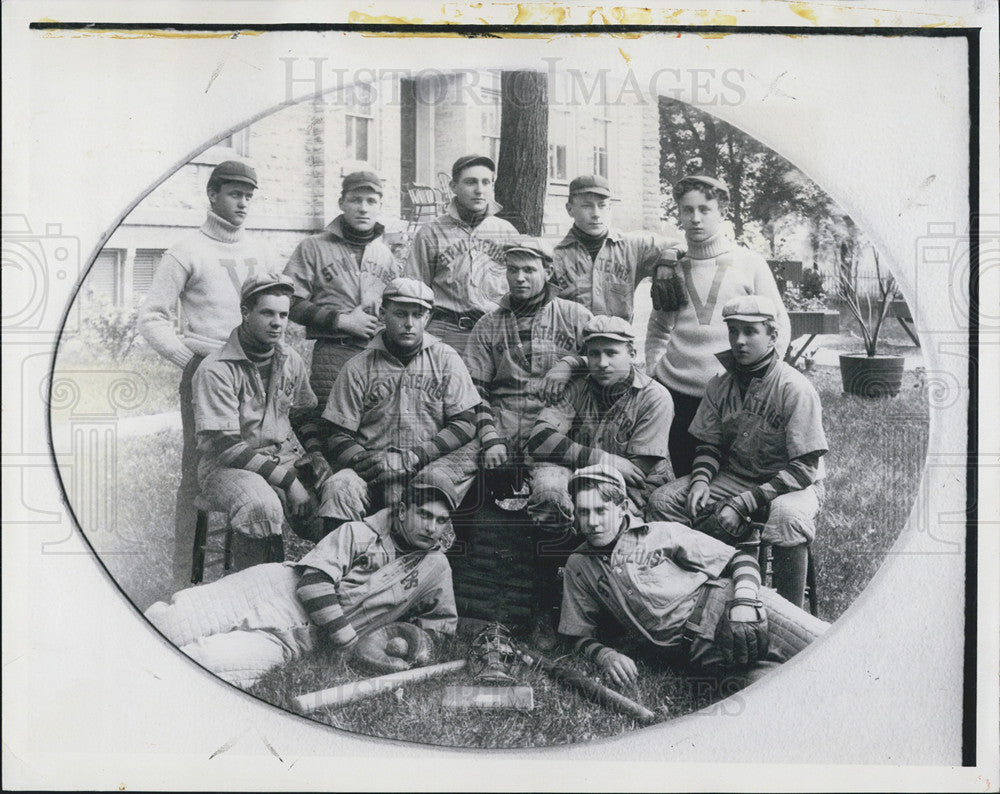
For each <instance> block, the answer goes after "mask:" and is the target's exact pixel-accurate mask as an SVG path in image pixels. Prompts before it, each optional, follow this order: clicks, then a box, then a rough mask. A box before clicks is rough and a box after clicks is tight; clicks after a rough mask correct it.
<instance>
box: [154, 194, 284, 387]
mask: <svg viewBox="0 0 1000 794" xmlns="http://www.w3.org/2000/svg"><path fill="white" fill-rule="evenodd" d="M277 270H278V268H277V263H276V261H275V258H274V256H273V254H272V253H271V251H270V248H269V247H268V246H267V244H266V243H265V242H264V241H263V240H260V239H258V238H254V237H251V236H248V235H246V234H244V233H243V230H242V229H241V228H239V227H236V226H233V225H232V224H230V223H227V222H226V221H225V220H224V219H223V218H220V217H219V216H218V215H216V214H215V213H214V212H211V211H210V212H209V213H208V218H207V219H206V221H205V223H204V225H202V227H201V229H199V230H198V231H197V232H194V233H192V234H189V235H188V236H187V237H185V238H184V239H183V240H181V241H179V242H178V243H176V244H175V245H173V246H171V247H170V248H169V249H167V251H166V252H165V253H164V254H163V257H162V258H161V259H160V263H159V264H158V265H157V266H156V272H155V273H154V274H153V281H152V284H151V285H150V287H149V292H148V293H147V294H146V299H145V301H143V304H142V306H141V307H140V309H139V318H138V327H139V333H141V334H142V336H143V338H144V339H145V340H146V341H147V342H148V343H149V345H150V347H152V348H153V349H154V350H155V351H156V352H157V353H159V354H160V355H161V356H163V357H164V358H167V359H169V360H170V361H173V362H174V363H175V364H177V366H179V367H183V366H184V365H186V364H187V362H188V361H190V360H191V356H193V355H195V354H197V355H199V356H207V355H208V354H209V353H211V352H212V351H213V350H217V349H218V348H219V347H221V346H222V344H223V343H224V342H225V341H226V339H228V338H229V333H230V331H232V330H233V328H235V327H236V326H237V325H239V324H240V322H241V320H242V318H241V316H240V287H241V286H243V282H244V280H246V278H247V276H250V275H253V274H254V273H260V272H263V271H268V272H277ZM178 299H179V300H180V304H181V311H180V315H181V316H180V320H181V330H180V335H178V333H177V331H176V328H175V325H174V319H173V315H174V312H175V311H176V309H177V301H178Z"/></svg>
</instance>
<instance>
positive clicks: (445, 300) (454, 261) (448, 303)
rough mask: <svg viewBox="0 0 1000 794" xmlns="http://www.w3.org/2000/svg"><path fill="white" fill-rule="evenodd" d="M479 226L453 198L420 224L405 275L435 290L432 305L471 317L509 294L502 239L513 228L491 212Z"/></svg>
mask: <svg viewBox="0 0 1000 794" xmlns="http://www.w3.org/2000/svg"><path fill="white" fill-rule="evenodd" d="M498 209H499V205H498V204H494V205H492V207H491V210H490V212H491V214H489V215H487V217H486V218H484V219H483V221H482V222H481V223H479V224H478V225H477V226H475V227H472V226H469V224H467V223H466V222H465V221H463V220H462V219H461V218H460V217H459V215H458V210H457V209H456V207H455V202H454V200H452V203H451V205H450V206H449V207H448V211H447V212H446V213H444V214H443V215H439V216H438V217H437V218H435V219H434V220H432V221H431V222H430V223H427V224H425V225H424V226H422V227H421V228H420V230H419V231H418V232H417V233H416V235H415V236H414V238H413V246H412V248H411V249H410V262H409V265H408V266H407V269H406V275H407V276H410V277H411V278H416V279H420V280H421V281H423V282H424V283H425V284H427V285H428V286H429V287H431V289H433V290H434V306H435V308H437V309H444V310H446V311H451V312H455V313H457V314H472V315H473V316H475V317H478V316H479V315H482V314H485V313H486V312H489V311H493V310H494V309H495V308H497V306H498V305H499V302H500V298H502V297H503V296H504V295H505V294H506V293H507V271H506V267H505V266H504V264H503V262H504V258H503V242H504V239H506V238H509V237H513V236H516V235H517V229H515V228H514V227H513V226H511V225H510V224H509V223H508V222H507V221H505V220H503V219H501V218H497V217H496V215H494V214H492V213H494V212H496V211H497V210H498Z"/></svg>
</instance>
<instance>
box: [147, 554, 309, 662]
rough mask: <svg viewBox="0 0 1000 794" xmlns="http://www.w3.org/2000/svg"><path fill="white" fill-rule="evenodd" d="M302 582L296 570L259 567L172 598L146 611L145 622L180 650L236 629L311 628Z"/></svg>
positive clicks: (278, 567)
mask: <svg viewBox="0 0 1000 794" xmlns="http://www.w3.org/2000/svg"><path fill="white" fill-rule="evenodd" d="M298 578H299V577H298V574H297V573H296V572H295V569H294V568H291V567H288V566H285V565H281V564H279V563H271V564H269V565H255V566H254V567H253V568H248V569H247V570H245V571H240V572H239V573H234V574H232V575H231V576H226V577H224V578H222V579H219V580H217V581H215V582H210V583H209V584H205V585H199V586H198V587H188V588H187V589H185V590H181V591H179V592H177V593H174V595H173V597H172V598H171V599H170V603H164V602H162V601H159V602H157V603H155V604H153V605H152V606H151V607H150V608H149V609H147V610H146V613H145V614H146V619H147V620H148V621H149V622H150V623H152V624H153V625H154V626H155V627H156V628H157V629H159V630H160V632H161V633H162V634H163V635H164V636H165V637H166V638H167V639H168V640H170V641H171V642H172V643H173V644H174V645H177V646H179V647H182V646H184V645H188V644H190V643H192V642H195V641H196V640H198V639H199V638H201V637H207V636H210V635H212V634H224V633H226V632H230V631H234V630H236V629H257V628H261V629H271V628H281V627H289V626H308V625H309V624H310V621H309V616H308V615H307V614H306V612H305V610H304V609H303V608H302V605H301V603H299V599H298V597H297V596H296V595H295V586H296V584H297V583H298Z"/></svg>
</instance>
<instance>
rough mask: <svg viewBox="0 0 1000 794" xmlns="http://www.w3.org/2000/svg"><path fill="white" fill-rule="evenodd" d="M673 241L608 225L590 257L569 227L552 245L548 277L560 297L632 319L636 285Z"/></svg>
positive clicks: (672, 246)
mask: <svg viewBox="0 0 1000 794" xmlns="http://www.w3.org/2000/svg"><path fill="white" fill-rule="evenodd" d="M675 246H676V243H674V242H672V241H670V240H668V239H666V238H664V237H661V236H659V235H656V234H653V233H652V232H638V231H637V232H629V233H627V234H626V233H624V232H622V231H620V230H619V229H609V230H608V236H607V238H606V240H605V241H604V245H603V246H601V250H600V251H599V252H598V254H597V258H596V259H595V260H594V261H591V259H590V254H589V253H588V252H587V249H586V248H585V247H584V245H583V243H581V242H580V241H579V240H577V239H576V237H574V236H573V232H572V231H570V232H569V233H568V234H567V235H566V236H565V237H564V238H563V239H562V240H561V241H560V242H559V244H558V245H556V247H555V251H554V259H553V263H552V276H551V277H550V279H549V281H550V282H551V283H552V285H553V286H554V287H555V288H556V290H557V294H558V295H559V297H560V298H566V299H567V300H571V301H576V302H577V303H582V304H583V305H584V306H586V307H587V308H588V309H590V311H591V312H593V313H594V314H607V315H611V316H613V317H621V318H622V319H623V320H627V321H628V322H632V313H633V300H634V297H635V288H636V285H637V284H638V283H639V282H640V281H642V280H643V279H644V278H646V277H647V276H652V275H653V271H654V270H655V269H656V263H657V262H658V261H659V260H660V255H661V254H662V252H663V251H665V250H666V249H668V248H674V247H675Z"/></svg>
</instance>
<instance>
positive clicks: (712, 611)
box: [559, 465, 828, 686]
mask: <svg viewBox="0 0 1000 794" xmlns="http://www.w3.org/2000/svg"><path fill="white" fill-rule="evenodd" d="M569 492H570V494H571V496H572V497H573V504H574V509H575V516H576V526H577V529H578V530H579V531H580V532H581V533H582V534H583V536H584V537H585V538H586V542H585V543H584V544H583V545H581V546H580V547H579V548H578V549H577V550H576V551H574V552H573V554H571V555H570V558H569V561H568V562H567V564H566V575H565V579H564V583H563V602H562V613H561V616H560V620H559V633H560V634H563V635H565V636H567V637H570V638H573V639H574V640H575V643H574V650H576V651H577V652H579V653H582V654H583V655H585V656H587V657H588V658H590V659H591V660H592V661H594V662H595V663H596V664H597V665H598V666H599V667H601V668H602V669H603V670H604V671H605V672H606V673H607V675H608V676H609V678H610V679H611V680H612V681H613V682H614V683H615V684H618V685H619V686H624V685H626V684H633V683H635V681H636V676H637V675H638V671H637V669H636V665H635V662H634V661H633V660H632V659H631V658H630V657H628V656H626V655H625V654H623V653H620V652H619V651H617V650H615V649H614V648H612V647H610V646H607V645H604V644H602V643H601V642H600V641H598V639H597V627H598V622H599V619H600V618H601V616H602V614H605V615H608V614H609V615H610V616H611V618H612V619H613V620H614V622H615V623H617V624H619V625H621V626H623V627H625V628H626V629H629V630H631V631H633V632H638V633H639V634H640V635H641V636H642V637H644V638H645V639H646V640H647V641H649V642H650V643H652V644H653V645H655V646H657V647H658V648H659V649H661V650H662V652H663V653H664V656H665V658H666V660H667V661H669V662H671V663H678V664H690V665H693V666H695V667H700V668H704V669H708V670H714V669H718V668H720V667H731V666H747V667H750V668H751V672H752V673H757V672H763V671H766V670H767V669H768V668H769V667H771V666H773V665H775V664H780V663H781V662H785V661H787V660H788V659H790V658H791V657H792V656H794V655H795V654H796V653H798V652H799V651H801V650H802V649H803V648H805V647H806V646H807V645H808V644H809V643H810V642H812V641H813V640H814V639H815V638H816V637H818V636H819V635H820V634H822V633H823V632H824V631H825V630H826V629H827V627H828V624H827V623H825V622H823V621H822V620H819V619H818V618H815V617H813V616H812V615H810V614H809V613H808V612H805V611H803V610H801V609H799V608H798V607H796V606H794V605H792V604H790V603H789V602H788V601H786V600H785V599H783V598H782V597H781V596H779V595H778V594H777V593H775V592H774V591H773V590H771V589H770V588H767V587H761V584H760V569H759V567H758V565H757V557H756V549H755V548H753V547H747V548H741V549H735V548H733V547H732V546H727V545H726V544H725V543H723V542H722V541H719V540H716V539H715V538H712V537H710V536H709V535H706V534H704V533H702V532H698V531H697V530H694V529H691V528H690V527H686V526H684V525H682V524H677V523H673V522H653V523H648V524H647V523H643V522H642V521H641V520H640V519H638V518H636V517H635V516H632V515H629V514H628V512H627V510H626V495H625V480H624V479H623V478H622V475H621V474H620V473H619V472H618V471H616V470H615V469H613V468H611V467H610V466H602V465H598V466H588V467H587V468H584V469H579V470H577V471H576V472H574V474H573V476H572V478H571V479H570V482H569Z"/></svg>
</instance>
